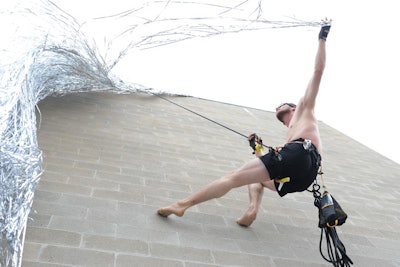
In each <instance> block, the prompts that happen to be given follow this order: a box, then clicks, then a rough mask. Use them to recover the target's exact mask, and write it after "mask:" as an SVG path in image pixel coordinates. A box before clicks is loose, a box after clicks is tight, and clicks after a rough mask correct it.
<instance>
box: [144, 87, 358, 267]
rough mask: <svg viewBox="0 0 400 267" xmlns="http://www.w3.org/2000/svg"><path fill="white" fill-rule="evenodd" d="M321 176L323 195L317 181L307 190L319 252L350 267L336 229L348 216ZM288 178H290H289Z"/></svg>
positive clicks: (258, 145)
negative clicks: (311, 200) (317, 231)
mask: <svg viewBox="0 0 400 267" xmlns="http://www.w3.org/2000/svg"><path fill="white" fill-rule="evenodd" d="M144 92H146V93H150V94H152V95H154V96H157V97H159V98H161V99H163V100H165V101H167V102H169V103H171V104H174V105H176V106H178V107H180V108H183V109H185V110H187V111H189V112H191V113H193V114H195V115H197V116H200V117H202V118H204V119H206V120H208V121H210V122H212V123H215V124H217V125H219V126H221V127H223V128H225V129H227V130H229V131H232V132H234V133H236V134H238V135H240V136H242V137H245V138H246V139H248V140H249V143H250V147H251V148H252V149H253V154H255V153H256V152H260V151H262V150H263V147H266V148H268V149H269V152H277V150H278V149H279V148H275V149H274V148H272V147H270V146H266V145H264V144H263V143H262V140H261V138H259V137H258V136H257V135H256V134H252V135H250V136H249V137H248V136H246V135H244V134H242V133H240V132H238V131H235V130H234V129H232V128H229V127H227V126H225V125H223V124H221V123H219V122H217V121H214V120H212V119H210V118H207V117H206V116H203V115H201V114H199V113H197V112H195V111H193V110H191V109H188V108H186V107H184V106H182V105H180V104H178V103H176V102H174V101H171V100H169V99H167V98H165V97H163V96H161V95H160V94H156V93H153V92H151V91H149V90H145V91H144ZM318 174H319V175H320V176H321V181H322V187H323V188H324V190H325V191H324V192H323V194H321V192H320V189H321V186H320V185H319V184H318V182H317V179H315V181H314V184H313V185H312V190H307V191H309V192H311V193H312V194H313V196H314V205H315V206H316V207H317V208H318V216H319V223H318V227H319V228H321V236H320V242H319V251H320V253H321V256H322V258H324V259H325V260H326V261H328V262H330V263H332V265H333V266H334V267H349V266H350V264H353V262H352V260H351V259H350V258H349V257H348V256H347V254H346V248H345V246H344V245H343V243H342V242H341V241H340V239H339V236H338V234H337V232H336V229H335V227H336V226H340V225H342V224H343V223H345V221H346V219H347V214H346V213H345V212H344V211H343V209H342V208H341V207H340V205H339V203H338V202H337V201H336V200H335V199H334V198H333V197H332V195H331V194H329V192H328V191H326V187H325V184H324V180H323V176H322V175H323V172H322V168H320V171H319V173H318ZM287 178H288V177H287ZM324 236H325V239H326V249H327V254H328V255H327V256H325V254H324V253H323V251H322V244H323V238H324Z"/></svg>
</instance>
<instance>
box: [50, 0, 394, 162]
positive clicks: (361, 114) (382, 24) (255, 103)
mask: <svg viewBox="0 0 400 267" xmlns="http://www.w3.org/2000/svg"><path fill="white" fill-rule="evenodd" d="M200 1H201V0H198V1H196V2H200ZM231 1H233V0H231ZM53 2H54V3H56V4H57V5H58V6H59V7H61V8H62V9H63V10H65V11H67V12H69V13H70V14H71V15H73V16H74V17H76V18H77V19H78V21H79V22H83V21H85V20H88V19H90V18H91V17H97V16H102V15H111V14H115V13H117V12H121V11H125V10H128V9H130V8H133V7H134V3H135V2H134V1H129V2H130V3H132V4H130V3H129V2H128V1H124V0H114V1H107V2H102V3H101V4H100V3H99V2H98V1H95V2H94V1H86V2H84V1H79V2H74V1H70V0H54V1H53ZM211 2H212V1H211ZM78 3H79V4H78ZM84 3H86V5H87V7H85V6H83V4H84ZM397 6H398V4H397V3H396V1H395V0H382V1H379V2H377V1H372V0H363V1H361V0H353V1H346V0H337V1H327V0H302V1H299V0H273V1H266V0H265V1H263V12H264V13H263V17H264V18H267V19H271V20H275V19H281V20H282V19H283V20H289V19H288V18H285V16H289V17H296V18H298V19H301V20H306V21H317V20H319V19H322V18H324V17H328V18H332V19H333V26H332V29H331V33H330V34H329V36H328V41H327V66H326V69H325V74H324V77H323V81H322V84H321V88H320V94H319V96H318V100H317V108H316V115H317V118H318V119H319V120H321V121H323V122H324V123H326V124H328V125H330V126H332V127H334V128H336V129H337V130H339V131H341V132H342V133H344V134H346V135H348V136H350V137H352V138H354V139H355V140H357V141H359V142H360V143H363V144H365V145H366V146H368V147H370V148H372V149H374V150H376V151H377V152H379V153H381V154H383V155H385V156H387V157H389V158H391V159H392V160H394V161H396V162H398V163H400V153H398V151H400V142H398V140H397V139H398V135H399V130H398V127H397V126H396V124H397V123H398V121H399V118H398V117H399V111H398V107H397V106H398V102H399V101H398V93H397V92H398V91H399V90H400V81H399V75H398V71H399V60H400V52H399V48H400V39H399V37H398V36H397V35H398V30H399V29H398V25H399V23H398V20H397V18H396V17H397V16H398V14H397V13H398V9H397ZM157 12H158V11H157ZM182 12H184V10H182ZM94 31H96V32H93V34H99V31H100V34H101V29H100V30H99V29H97V30H96V29H94ZM318 31H319V29H318V28H307V27H301V28H293V29H282V28H279V29H265V30H260V31H252V32H241V33H238V34H226V35H220V36H218V37H213V38H197V39H192V40H189V41H184V42H179V43H176V44H173V45H168V46H163V47H159V48H152V49H149V50H142V51H140V52H136V53H134V54H131V55H129V56H127V57H126V58H124V59H123V60H122V61H121V62H120V63H119V64H118V65H117V67H116V68H115V73H116V74H117V75H118V76H119V77H120V78H122V79H123V80H125V81H130V82H135V83H139V84H142V85H145V86H148V87H152V88H155V89H157V90H161V91H167V92H171V93H181V94H187V95H191V96H195V97H201V98H205V99H211V100H217V101H221V102H226V103H233V104H238V105H243V106H248V107H255V108H260V109H263V110H268V111H274V108H275V106H276V105H278V104H280V103H281V102H297V100H298V99H299V97H300V96H301V95H302V94H303V93H304V90H305V87H306V85H307V83H308V81H309V79H310V77H311V72H312V67H313V63H314V57H315V52H316V48H317V35H318Z"/></svg>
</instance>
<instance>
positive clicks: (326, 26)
mask: <svg viewBox="0 0 400 267" xmlns="http://www.w3.org/2000/svg"><path fill="white" fill-rule="evenodd" d="M330 29H331V21H330V20H324V21H322V27H321V31H320V32H319V35H318V38H319V39H322V40H325V41H326V38H328V33H329V31H330Z"/></svg>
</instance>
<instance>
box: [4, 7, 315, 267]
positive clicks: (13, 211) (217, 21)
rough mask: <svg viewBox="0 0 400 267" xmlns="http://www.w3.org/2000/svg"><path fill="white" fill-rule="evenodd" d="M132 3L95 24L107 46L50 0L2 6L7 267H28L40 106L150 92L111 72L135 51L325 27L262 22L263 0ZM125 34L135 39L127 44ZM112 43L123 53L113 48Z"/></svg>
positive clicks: (39, 168) (39, 156)
mask: <svg viewBox="0 0 400 267" xmlns="http://www.w3.org/2000/svg"><path fill="white" fill-rule="evenodd" d="M222 2H224V3H225V4H222ZM132 3H133V2H132ZM226 3H229V4H228V5H227V4H226ZM249 3H251V4H253V5H252V7H254V8H253V9H251V10H250V11H251V12H250V13H248V12H247V11H245V12H244V11H243V10H246V9H245V8H244V5H248V4H249ZM132 5H135V6H134V7H132V9H130V10H127V11H126V12H121V13H119V14H116V15H110V16H108V17H102V18H96V19H95V20H93V21H94V22H95V23H103V22H104V23H106V24H110V23H113V27H111V28H112V32H106V31H105V32H104V35H106V38H105V39H106V40H107V41H106V42H105V45H103V46H100V45H97V43H96V41H95V40H93V39H90V38H88V37H87V34H86V35H85V27H86V26H87V25H89V24H90V23H83V24H79V23H78V22H77V21H76V19H75V18H74V17H73V16H71V15H69V14H68V13H67V12H65V11H64V10H62V9H61V8H60V7H58V6H57V5H55V4H54V3H53V2H51V1H48V0H32V1H23V0H20V1H18V0H17V1H14V0H3V1H2V11H0V23H1V25H2V28H1V32H0V33H1V36H2V42H1V46H2V47H1V49H0V244H1V247H0V265H1V266H20V265H21V263H22V254H23V245H24V238H25V231H26V224H27V220H28V216H29V212H30V210H31V206H32V202H33V197H34V192H35V188H36V186H37V184H38V182H39V179H40V176H41V174H42V173H43V168H42V161H43V152H42V151H41V150H40V148H39V146H38V141H37V131H38V127H39V129H40V117H39V118H37V117H36V114H39V115H40V110H39V109H38V108H37V104H38V103H39V102H40V101H41V100H43V99H44V98H46V97H47V96H50V95H51V96H62V95H65V94H70V93H76V92H91V91H97V92H98V91H108V92H110V91H111V92H115V93H131V92H135V91H137V90H142V91H144V90H145V89H146V87H144V86H141V85H138V84H127V83H124V82H123V81H121V80H120V79H118V78H117V77H116V76H115V75H113V74H112V72H111V71H112V69H113V67H114V66H115V65H116V64H117V63H118V62H119V60H120V59H121V58H123V57H124V56H125V55H127V54H128V53H130V52H132V51H135V50H136V51H137V50H141V49H149V48H154V47H157V46H161V45H167V44H172V43H175V42H179V41H183V40H187V39H190V38H195V37H209V36H215V35H218V34H222V33H227V32H238V31H242V30H249V29H265V28H277V27H282V28H286V27H299V26H318V25H319V24H318V23H313V22H304V21H291V22H282V21H279V22H273V21H268V20H264V19H262V18H261V13H262V12H261V1H244V2H243V3H242V4H240V5H236V6H230V5H234V4H233V3H232V2H229V1H221V0H215V1H212V2H210V3H207V2H205V1H203V2H201V1H199V2H190V5H189V3H184V2H180V1H177V2H175V1H135V2H134V3H133V4H132ZM182 5H184V6H185V13H184V14H182V12H180V13H179V12H177V11H180V10H181V7H182ZM188 6H191V7H192V13H188V12H187V11H188V10H187V7H188ZM199 6H201V7H203V8H205V9H204V12H205V13H204V14H202V15H201V14H198V10H199V9H198V7H199ZM166 10H168V11H171V10H174V11H175V12H171V13H173V14H178V15H174V16H173V17H171V16H170V17H168V16H166V15H165V14H164V13H165V11H166ZM146 12H147V13H146ZM190 14H191V15H192V18H191V17H190ZM249 14H250V15H249ZM87 28H90V27H87ZM109 28H110V27H109ZM126 35H129V37H130V38H128V39H126V38H122V37H123V36H126ZM103 37H104V36H103ZM90 40H91V41H90ZM127 40H129V41H127ZM113 45H115V46H114V47H117V49H114V50H113V49H112V47H113Z"/></svg>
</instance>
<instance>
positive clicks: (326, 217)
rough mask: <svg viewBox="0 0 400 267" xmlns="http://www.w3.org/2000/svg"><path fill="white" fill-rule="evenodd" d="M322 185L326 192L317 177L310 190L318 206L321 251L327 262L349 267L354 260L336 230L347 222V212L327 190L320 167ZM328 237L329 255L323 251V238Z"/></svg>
mask: <svg viewBox="0 0 400 267" xmlns="http://www.w3.org/2000/svg"><path fill="white" fill-rule="evenodd" d="M318 174H319V175H320V176H321V181H322V187H323V188H324V192H323V193H322V194H321V192H320V189H321V186H320V185H319V184H318V183H317V179H315V181H314V184H313V186H312V190H308V191H309V192H311V193H312V194H313V197H314V206H315V207H317V208H318V217H319V222H318V227H319V228H321V236H320V240H319V252H320V254H321V256H322V258H324V260H326V261H327V262H330V263H332V265H333V266H335V267H349V266H350V264H353V262H352V260H351V259H350V258H349V257H348V256H347V254H346V248H345V246H344V244H343V243H342V241H340V239H339V236H338V234H337V232H336V228H335V227H336V226H340V225H342V224H344V223H345V222H346V219H347V214H346V213H345V212H344V211H343V209H342V208H341V207H340V205H339V203H338V202H337V201H336V199H335V198H333V196H332V195H331V194H330V193H329V192H328V191H326V187H325V184H324V180H323V176H322V175H323V172H322V169H320V171H319V173H318ZM324 237H325V239H326V250H327V254H328V255H327V256H325V254H324V253H323V251H322V244H323V239H324Z"/></svg>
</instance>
